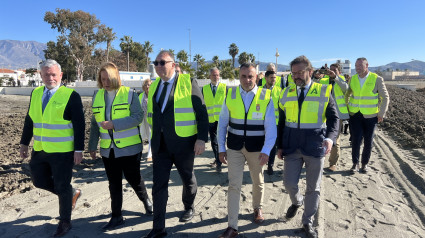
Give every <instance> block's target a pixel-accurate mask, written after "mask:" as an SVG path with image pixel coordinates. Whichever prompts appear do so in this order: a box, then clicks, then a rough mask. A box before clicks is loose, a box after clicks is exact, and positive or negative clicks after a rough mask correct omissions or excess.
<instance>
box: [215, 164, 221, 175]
mask: <svg viewBox="0 0 425 238" xmlns="http://www.w3.org/2000/svg"><path fill="white" fill-rule="evenodd" d="M215 170H216V171H217V172H218V173H221V165H217V166H216V167H215Z"/></svg>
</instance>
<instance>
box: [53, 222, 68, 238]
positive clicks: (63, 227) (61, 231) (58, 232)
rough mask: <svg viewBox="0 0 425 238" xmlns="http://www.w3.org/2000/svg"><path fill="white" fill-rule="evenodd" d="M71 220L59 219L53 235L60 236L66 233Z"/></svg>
mask: <svg viewBox="0 0 425 238" xmlns="http://www.w3.org/2000/svg"><path fill="white" fill-rule="evenodd" d="M71 228H72V226H71V222H69V221H60V222H59V226H58V228H57V229H56V232H55V234H53V237H61V236H64V235H65V234H66V233H68V231H69V230H71Z"/></svg>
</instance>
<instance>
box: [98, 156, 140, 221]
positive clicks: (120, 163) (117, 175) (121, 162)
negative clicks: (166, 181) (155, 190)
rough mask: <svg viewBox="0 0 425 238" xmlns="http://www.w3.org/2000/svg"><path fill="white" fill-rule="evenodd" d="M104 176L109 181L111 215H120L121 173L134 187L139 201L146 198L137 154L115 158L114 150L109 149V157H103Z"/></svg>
mask: <svg viewBox="0 0 425 238" xmlns="http://www.w3.org/2000/svg"><path fill="white" fill-rule="evenodd" d="M102 160H103V164H104V165H105V171H106V176H107V177H108V181H109V193H110V194H111V210H112V217H119V216H121V215H122V214H121V210H122V199H123V198H122V197H123V195H122V175H123V174H124V177H125V179H126V180H127V182H128V183H129V184H130V185H131V187H132V188H133V189H134V192H135V193H136V195H137V197H138V198H139V199H140V201H143V200H145V199H147V198H148V193H147V191H146V186H145V181H144V180H143V178H142V176H141V175H140V158H139V154H135V155H131V156H123V157H118V158H115V154H114V150H113V149H111V151H110V153H109V158H106V157H103V156H102Z"/></svg>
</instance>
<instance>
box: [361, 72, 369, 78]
mask: <svg viewBox="0 0 425 238" xmlns="http://www.w3.org/2000/svg"><path fill="white" fill-rule="evenodd" d="M369 73H370V71H368V72H367V74H366V76H364V78H361V79H367V77H369ZM359 78H360V75H359Z"/></svg>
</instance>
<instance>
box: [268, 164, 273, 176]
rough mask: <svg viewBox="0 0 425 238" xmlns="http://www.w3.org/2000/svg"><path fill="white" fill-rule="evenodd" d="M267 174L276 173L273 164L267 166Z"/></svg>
mask: <svg viewBox="0 0 425 238" xmlns="http://www.w3.org/2000/svg"><path fill="white" fill-rule="evenodd" d="M267 174H268V175H273V174H274V171H273V166H268V167H267Z"/></svg>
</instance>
